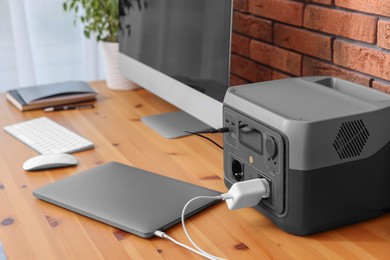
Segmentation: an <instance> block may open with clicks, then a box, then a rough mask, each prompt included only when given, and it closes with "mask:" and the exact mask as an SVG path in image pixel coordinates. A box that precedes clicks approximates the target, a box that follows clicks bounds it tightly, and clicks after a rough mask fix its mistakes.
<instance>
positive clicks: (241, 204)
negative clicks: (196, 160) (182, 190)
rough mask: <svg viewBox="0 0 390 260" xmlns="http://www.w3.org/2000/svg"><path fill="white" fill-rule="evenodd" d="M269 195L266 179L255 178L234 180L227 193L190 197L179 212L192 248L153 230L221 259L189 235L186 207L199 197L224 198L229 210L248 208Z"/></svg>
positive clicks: (218, 259)
mask: <svg viewBox="0 0 390 260" xmlns="http://www.w3.org/2000/svg"><path fill="white" fill-rule="evenodd" d="M269 196H270V187H269V183H268V180H267V179H265V178H257V179H252V180H248V181H242V182H236V183H234V184H233V185H232V187H231V188H230V189H229V191H228V192H227V193H224V194H221V195H219V196H198V197H195V198H192V199H191V200H189V201H188V202H187V204H186V205H185V206H184V208H183V211H182V213H181V223H182V226H183V230H184V233H185V234H186V236H187V238H188V240H189V241H190V242H191V244H192V245H193V246H194V247H195V248H192V247H190V246H187V245H185V244H183V243H180V242H178V241H177V240H175V239H174V238H172V237H170V236H169V235H167V234H166V233H165V232H162V231H159V230H157V231H156V232H154V235H155V236H158V237H161V238H165V239H168V240H170V241H172V242H173V243H175V244H177V245H179V246H181V247H184V248H186V249H188V250H190V251H192V252H194V253H196V254H198V255H201V256H203V257H205V258H207V259H212V260H221V259H224V258H220V257H217V256H214V255H211V254H209V253H207V252H206V251H204V250H203V249H201V248H200V247H199V246H198V245H197V244H196V243H195V242H194V241H193V240H192V238H191V237H190V235H189V233H188V231H187V228H186V225H185V212H186V209H187V207H188V206H189V205H190V204H191V203H192V202H193V201H195V200H199V199H207V200H224V201H226V204H227V206H228V208H229V209H230V210H236V209H241V208H249V207H253V206H256V205H257V204H258V203H259V202H260V200H261V199H263V198H268V197H269Z"/></svg>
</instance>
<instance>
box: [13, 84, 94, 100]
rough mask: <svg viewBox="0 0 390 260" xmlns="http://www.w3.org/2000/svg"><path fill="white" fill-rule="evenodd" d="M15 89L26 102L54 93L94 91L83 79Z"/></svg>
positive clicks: (65, 93) (66, 93) (50, 95)
mask: <svg viewBox="0 0 390 260" xmlns="http://www.w3.org/2000/svg"><path fill="white" fill-rule="evenodd" d="M17 91H18V94H19V95H20V96H21V97H22V98H23V100H24V101H25V102H26V103H27V104H29V103H30V102H33V101H36V100H39V99H44V98H48V97H53V96H56V95H69V94H76V93H78V94H83V93H96V92H95V90H94V89H92V88H91V87H90V86H89V85H88V84H87V83H86V82H84V81H69V82H60V83H53V84H47V85H37V86H32V87H25V88H20V89H17Z"/></svg>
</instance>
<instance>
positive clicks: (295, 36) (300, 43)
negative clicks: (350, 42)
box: [274, 24, 332, 60]
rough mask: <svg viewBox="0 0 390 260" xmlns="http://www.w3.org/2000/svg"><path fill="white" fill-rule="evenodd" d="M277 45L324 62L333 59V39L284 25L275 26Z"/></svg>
mask: <svg viewBox="0 0 390 260" xmlns="http://www.w3.org/2000/svg"><path fill="white" fill-rule="evenodd" d="M274 37H275V43H276V44H277V45H279V46H281V47H284V48H287V49H292V50H295V51H298V52H301V53H305V54H309V55H311V56H314V57H318V58H321V59H324V60H331V59H332V50H331V46H332V38H331V37H329V36H325V35H323V34H319V33H315V32H311V31H308V30H304V29H298V28H295V27H291V26H286V25H282V24H276V25H275V36H274Z"/></svg>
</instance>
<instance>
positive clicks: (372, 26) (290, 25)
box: [230, 0, 390, 93]
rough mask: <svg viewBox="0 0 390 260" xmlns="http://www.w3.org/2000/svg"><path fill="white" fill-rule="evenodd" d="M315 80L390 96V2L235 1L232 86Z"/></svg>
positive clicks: (349, 0)
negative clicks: (339, 81) (305, 78)
mask: <svg viewBox="0 0 390 260" xmlns="http://www.w3.org/2000/svg"><path fill="white" fill-rule="evenodd" d="M312 75H329V76H335V77H339V78H343V79H346V80H349V81H353V82H356V83H359V84H362V85H364V86H368V87H372V88H376V89H379V90H381V91H383V92H387V93H390V0H372V1H368V0H301V1H298V0H234V14H233V36H232V62H231V80H230V81H231V85H233V86H234V85H240V84H244V83H248V82H259V81H267V80H272V79H280V78H285V77H294V76H312Z"/></svg>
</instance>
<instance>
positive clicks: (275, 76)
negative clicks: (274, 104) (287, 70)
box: [272, 70, 291, 80]
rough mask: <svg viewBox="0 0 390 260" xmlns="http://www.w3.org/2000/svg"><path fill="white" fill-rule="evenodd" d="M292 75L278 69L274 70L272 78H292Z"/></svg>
mask: <svg viewBox="0 0 390 260" xmlns="http://www.w3.org/2000/svg"><path fill="white" fill-rule="evenodd" d="M290 77H291V76H290V75H287V74H284V73H282V72H279V71H276V70H273V71H272V79H273V80H277V79H286V78H290Z"/></svg>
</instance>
